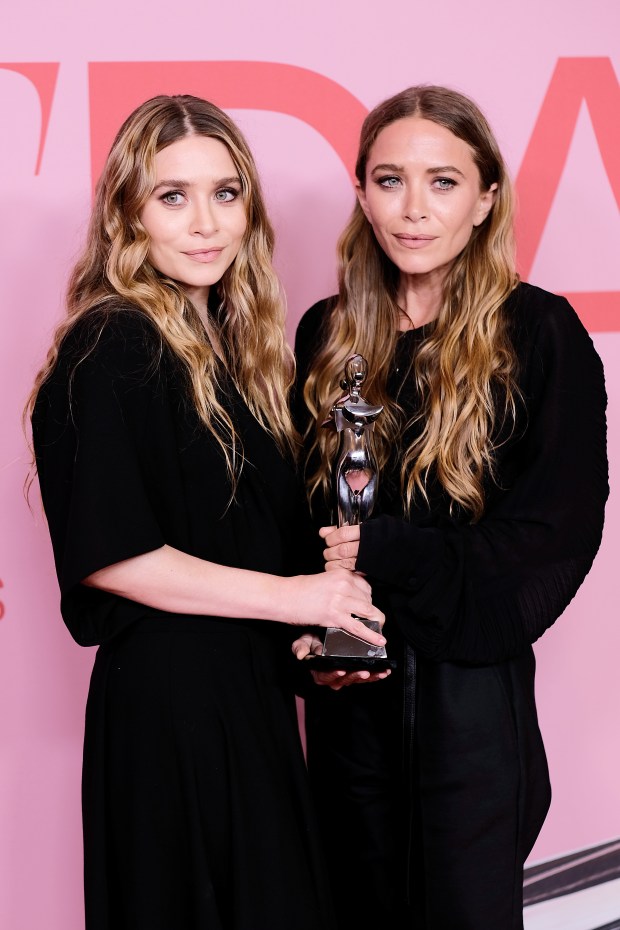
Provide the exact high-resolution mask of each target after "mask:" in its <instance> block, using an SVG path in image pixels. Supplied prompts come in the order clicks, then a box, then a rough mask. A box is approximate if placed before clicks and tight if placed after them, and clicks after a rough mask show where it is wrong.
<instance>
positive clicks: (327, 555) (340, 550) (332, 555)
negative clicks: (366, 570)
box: [323, 540, 359, 562]
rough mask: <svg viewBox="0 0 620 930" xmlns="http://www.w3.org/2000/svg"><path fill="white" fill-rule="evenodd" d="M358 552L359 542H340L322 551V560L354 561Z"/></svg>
mask: <svg viewBox="0 0 620 930" xmlns="http://www.w3.org/2000/svg"><path fill="white" fill-rule="evenodd" d="M358 552H359V542H358V541H357V540H353V541H351V542H341V543H338V545H336V546H330V547H329V548H327V549H323V558H324V559H325V561H326V562H331V561H333V560H334V559H356V558H357V553H358Z"/></svg>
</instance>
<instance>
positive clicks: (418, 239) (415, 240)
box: [394, 233, 437, 249]
mask: <svg viewBox="0 0 620 930" xmlns="http://www.w3.org/2000/svg"><path fill="white" fill-rule="evenodd" d="M394 238H395V239H398V241H399V243H400V244H401V245H402V246H403V247H404V248H406V249H423V248H425V246H427V245H429V244H430V243H431V242H434V241H435V239H437V236H411V235H409V234H407V233H400V234H398V233H397V234H396V235H395V237H394Z"/></svg>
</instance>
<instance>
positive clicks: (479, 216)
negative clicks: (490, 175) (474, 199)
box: [474, 181, 497, 226]
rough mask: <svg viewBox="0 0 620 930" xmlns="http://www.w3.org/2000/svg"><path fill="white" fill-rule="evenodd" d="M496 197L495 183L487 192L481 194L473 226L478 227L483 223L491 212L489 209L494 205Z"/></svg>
mask: <svg viewBox="0 0 620 930" xmlns="http://www.w3.org/2000/svg"><path fill="white" fill-rule="evenodd" d="M496 197H497V181H496V182H494V183H493V184H491V186H490V187H489V189H488V190H486V191H482V192H481V194H480V199H479V200H478V205H477V207H476V217H475V219H474V226H480V225H481V224H482V223H484V221H485V220H486V218H487V216H488V215H489V213H490V212H491V207H492V206H493V204H494V203H495V198H496Z"/></svg>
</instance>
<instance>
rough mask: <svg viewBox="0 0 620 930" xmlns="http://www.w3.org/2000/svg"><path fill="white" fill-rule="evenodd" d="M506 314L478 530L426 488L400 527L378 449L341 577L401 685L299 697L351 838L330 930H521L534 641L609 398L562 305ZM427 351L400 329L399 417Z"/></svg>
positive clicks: (576, 553) (599, 511) (556, 586)
mask: <svg viewBox="0 0 620 930" xmlns="http://www.w3.org/2000/svg"><path fill="white" fill-rule="evenodd" d="M329 312H330V302H329V301H328V302H321V303H320V304H317V305H315V306H314V307H313V308H312V309H311V310H309V311H308V313H307V314H306V315H305V317H304V318H303V320H302V321H301V323H300V327H299V329H298V335H297V341H296V350H297V357H298V364H299V382H298V389H297V392H296V396H297V402H296V415H297V417H298V422H299V425H300V426H302V427H303V425H304V422H307V413H306V412H305V411H304V409H303V406H302V403H301V393H302V392H301V385H302V384H303V381H304V380H305V377H306V375H307V373H308V370H309V368H310V367H311V365H312V358H313V356H314V354H315V352H316V349H317V347H318V345H320V342H321V339H322V338H324V333H325V327H324V324H325V321H326V319H327V318H328V315H329ZM504 312H505V313H506V314H507V315H508V320H509V326H510V334H511V339H512V342H513V345H514V348H515V351H516V355H517V357H518V361H519V377H518V382H519V386H520V390H521V392H522V398H523V401H522V402H521V403H519V409H518V415H517V422H516V424H515V427H514V429H513V430H510V429H505V435H503V434H500V438H501V439H502V440H503V442H502V444H501V446H500V448H499V449H498V451H497V479H496V482H492V481H491V480H488V481H487V505H486V510H485V515H484V517H483V518H482V519H481V520H480V521H479V522H478V523H476V524H471V523H470V522H468V521H467V519H466V518H465V516H464V515H463V514H462V513H461V512H459V511H458V509H456V510H454V509H453V512H452V513H451V512H450V505H449V501H448V500H447V499H446V497H445V495H444V494H443V493H441V490H440V489H439V488H437V486H436V485H433V484H432V483H431V485H430V495H429V496H430V501H429V504H428V505H425V504H424V503H423V502H422V501H419V500H418V501H417V502H416V503H415V504H414V507H413V509H412V512H411V513H410V514H409V515H408V516H407V517H405V515H404V513H403V503H402V495H401V492H400V488H399V480H398V468H399V465H400V455H401V450H400V449H395V450H394V452H393V456H392V460H391V462H390V465H389V467H388V468H387V469H386V472H385V474H384V475H383V476H382V481H381V489H380V493H379V504H378V508H377V511H376V516H373V518H371V519H370V520H368V521H367V523H365V524H364V525H363V526H362V529H361V542H360V548H359V554H358V559H357V568H358V569H359V570H361V571H363V572H365V573H366V574H367V575H368V576H369V579H370V580H371V582H372V583H373V590H374V591H375V597H376V599H377V600H378V601H379V602H380V603H381V604H382V606H383V607H384V609H385V611H386V614H387V618H388V619H387V622H386V627H385V631H384V632H385V633H386V636H387V638H388V652H389V653H390V654H391V655H393V656H396V657H397V658H398V659H399V660H400V667H399V670H398V672H397V673H396V674H394V675H393V676H392V677H391V679H388V680H387V681H385V682H381V683H378V684H376V685H372V686H357V687H351V688H349V689H347V690H346V691H345V692H337V693H332V692H328V691H327V689H319V688H317V689H315V690H314V691H313V692H312V693H311V695H310V696H309V697H308V699H307V708H306V719H307V730H308V762H309V767H310V773H311V777H312V779H313V782H314V787H315V791H316V794H317V796H318V798H319V805H320V807H321V810H322V811H325V810H327V809H329V813H328V815H326V816H325V818H324V823H323V827H324V829H325V831H326V835H328V836H329V835H330V830H331V828H332V826H331V825H333V818H334V817H335V816H337V812H338V811H339V810H340V811H343V812H345V813H344V814H343V816H344V817H345V818H348V820H347V822H348V823H349V824H350V825H351V829H355V831H356V832H355V836H356V843H355V847H354V850H355V852H354V854H352V855H351V856H350V857H349V858H348V859H347V863H348V866H347V868H348V872H347V879H346V880H345V881H344V882H343V884H347V883H349V882H350V883H351V884H352V886H353V887H356V886H358V887H359V892H360V894H359V895H355V894H352V895H341V894H340V893H339V887H340V883H337V884H336V890H337V906H338V908H339V915H340V922H341V923H340V925H341V928H345V927H349V926H350V927H353V926H355V927H357V928H365V927H368V928H370V927H371V926H376V925H377V921H379V922H381V920H382V917H381V914H382V913H383V914H386V913H387V914H389V915H390V920H391V923H390V926H393V927H395V928H400V927H403V928H404V927H407V928H409V927H411V926H415V927H416V928H417V927H419V928H424V930H430V928H432V930H455V928H457V927H458V928H459V930H468V928H472V930H473V928H476V930H479V928H482V927H493V928H494V930H520V928H521V927H522V914H521V911H522V905H521V901H522V893H521V884H522V867H523V862H524V860H525V858H526V857H527V855H528V853H529V851H530V849H531V847H532V845H533V843H534V840H535V838H536V836H537V834H538V832H539V830H540V827H541V826H542V822H543V820H544V817H545V814H546V811H547V808H548V803H549V783H548V774H547V766H546V760H545V754H544V748H543V745H542V740H541V737H540V732H539V729H538V723H537V717H536V706H535V701H534V668H535V665H534V656H533V652H532V649H531V644H532V643H533V642H534V641H535V640H536V639H537V638H538V637H539V636H540V635H542V633H543V632H544V631H545V630H546V629H547V628H548V627H549V626H550V625H551V624H552V623H553V622H554V621H555V620H556V619H557V617H558V616H559V615H560V614H561V613H562V611H563V610H564V609H565V607H566V606H567V604H568V603H569V601H570V600H571V598H572V597H573V596H574V594H575V592H576V591H577V589H578V587H579V585H580V584H581V582H582V581H583V578H584V577H585V575H586V573H587V572H588V570H589V568H590V566H591V564H592V560H593V558H594V555H595V553H596V551H597V548H598V546H599V543H600V538H601V532H602V526H603V515H604V504H605V500H606V498H607V493H608V485H607V461H606V452H605V405H606V397H605V388H604V379H603V372H602V366H601V363H600V360H599V358H598V356H597V355H596V352H595V351H594V348H593V346H592V342H591V340H590V338H589V336H588V334H587V332H586V331H585V329H584V328H583V326H582V325H581V323H580V321H579V319H578V317H577V316H576V314H575V313H574V311H573V310H572V309H571V308H570V306H569V305H568V303H567V302H566V301H565V300H564V299H563V298H559V297H556V296H554V295H552V294H549V293H547V292H545V291H542V290H540V289H538V288H535V287H532V286H530V285H526V284H521V285H519V286H518V288H517V289H516V291H515V292H514V293H513V294H512V295H511V297H510V298H509V300H508V302H507V304H506V306H505V308H504ZM424 338H425V332H424V330H423V329H421V330H416V331H413V332H409V333H404V334H403V335H402V336H401V337H400V338H399V341H398V347H397V350H396V355H395V358H394V360H393V369H392V375H391V380H390V384H389V388H390V392H391V394H392V396H393V397H396V396H398V400H399V403H400V404H401V405H402V406H403V408H404V409H405V413H406V416H407V417H409V416H412V415H413V414H415V412H416V410H417V403H418V401H417V395H416V389H415V382H414V380H413V378H412V377H411V375H410V374H409V375H408V374H407V372H410V368H411V362H412V359H414V357H415V352H416V350H417V347H418V346H419V344H420V342H421V341H422V340H423V339H424ZM410 436H411V434H409V433H407V432H406V431H405V433H404V434H403V445H404V444H406V443H407V440H408V438H410ZM322 517H323V519H328V514H327V511H326V512H325V513H324V514H323V515H322ZM411 657H413V660H414V661H413V663H412V662H411V661H410V659H411ZM413 668H415V676H416V680H415V683H414V684H415V691H414V693H415V701H414V703H413V705H412V708H413V711H414V715H415V716H414V717H413V715H411V714H410V713H409V709H407V713H406V715H405V720H404V734H403V729H402V726H401V722H402V719H403V709H404V707H405V696H406V693H407V692H408V691H411V690H412V684H413V683H412V680H411V679H412V675H413V672H412V669H413ZM412 725H413V726H414V731H413V734H412V739H411V741H410V747H411V757H409V751H408V752H407V758H405V757H404V755H403V749H402V746H403V745H405V746H408V745H409V742H408V739H407V730H408V728H409V727H410V726H412ZM345 733H346V736H344V734H345ZM403 735H404V736H405V739H404V743H403V741H402V737H403ZM369 760H372V762H371V763H370V764H369ZM334 771H335V772H337V773H338V775H337V777H334V775H333V772H334ZM403 772H404V773H405V774H404V778H403ZM353 824H356V826H355V827H353V826H352V825H353ZM362 824H363V825H362ZM339 861H340V860H339ZM362 861H365V862H370V861H374V863H375V873H374V874H376V875H377V876H378V882H377V887H376V895H375V896H374V897H373V901H374V904H370V905H369V903H368V898H367V896H366V897H363V895H362V892H363V889H364V888H366V887H367V884H366V883H367V879H364V880H363V886H362V885H361V884H360V883H359V879H358V878H357V877H356V876H357V875H358V874H359V872H360V869H359V864H360V863H361V862H362ZM340 864H341V868H342V862H341V863H340ZM335 867H336V861H335V860H334V861H333V862H332V871H333V870H334V869H335ZM352 899H359V900H360V901H362V899H363V901H364V906H361V905H360V906H359V907H357V906H356V905H352V903H351V900H352Z"/></svg>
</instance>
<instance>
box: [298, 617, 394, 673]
mask: <svg viewBox="0 0 620 930" xmlns="http://www.w3.org/2000/svg"><path fill="white" fill-rule="evenodd" d="M358 619H361V618H358ZM362 623H364V624H365V625H366V626H367V627H368V628H369V629H370V630H373V632H375V633H379V632H380V631H381V628H380V626H379V624H378V623H377V621H376V620H362ZM308 658H312V660H313V664H314V667H315V668H316V670H317V671H319V670H320V669H325V670H327V669H330V670H331V669H338V668H341V669H344V670H346V671H351V670H356V669H360V670H362V669H368V670H369V671H371V670H372V671H379V670H381V669H386V668H395V667H396V662H395V661H394V659H388V656H387V653H386V651H385V646H373V645H372V643H367V642H366V640H364V639H360V637H358V636H353V634H352V633H346V632H345V631H344V630H341V629H339V628H338V627H331V626H330V627H328V628H327V629H326V631H325V639H324V640H323V652H322V654H321V655H314V656H312V657H310V656H309V657H308Z"/></svg>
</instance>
